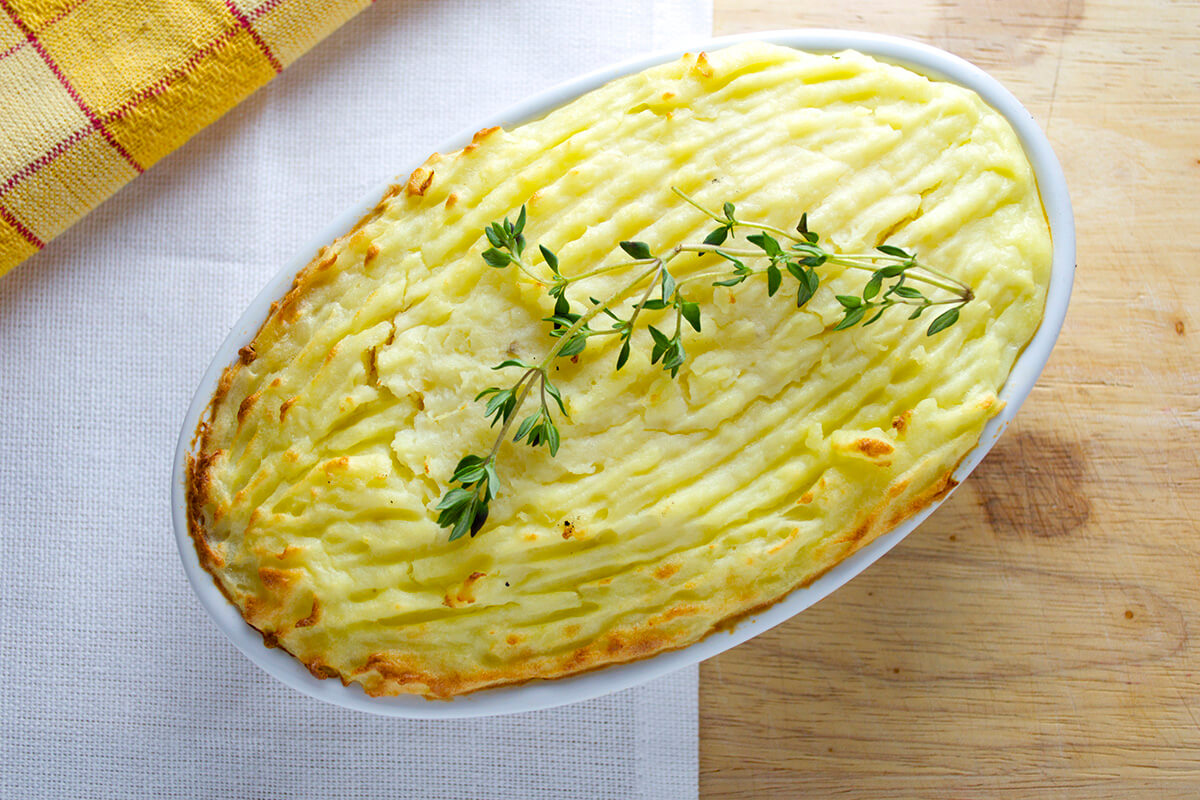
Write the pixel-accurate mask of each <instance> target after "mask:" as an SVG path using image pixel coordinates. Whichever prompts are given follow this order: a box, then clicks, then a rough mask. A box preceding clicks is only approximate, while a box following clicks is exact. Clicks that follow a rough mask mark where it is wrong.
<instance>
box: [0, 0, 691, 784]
mask: <svg viewBox="0 0 1200 800" xmlns="http://www.w3.org/2000/svg"><path fill="white" fill-rule="evenodd" d="M710 27H711V7H710V4H709V3H708V2H707V0H610V2H605V3H564V2H557V1H556V0H520V1H515V0H514V2H507V3H482V2H474V1H473V0H448V1H447V2H428V1H427V0H426V1H423V0H409V1H408V2H393V3H381V4H379V5H377V6H376V7H374V8H371V9H368V10H367V11H364V12H363V13H362V14H360V15H359V16H358V17H357V18H355V19H354V20H352V21H351V22H350V23H349V24H347V25H346V26H345V27H344V28H342V29H341V30H340V31H338V32H336V33H334V34H333V35H332V36H331V37H330V38H329V39H328V40H327V41H326V42H324V43H323V44H321V45H318V46H317V47H316V48H315V49H314V50H313V51H312V52H310V53H309V54H308V55H306V56H305V57H304V58H302V59H301V60H300V61H299V62H298V63H296V64H295V65H294V66H292V67H291V68H289V69H288V70H286V71H285V72H284V73H283V74H282V75H281V76H280V77H278V78H277V79H276V80H275V81H274V82H272V83H271V84H270V85H269V86H268V87H266V88H265V89H263V90H261V91H259V92H258V93H257V94H256V95H254V96H252V97H251V98H249V99H248V100H246V101H245V102H244V103H242V105H241V106H239V107H238V108H236V109H235V110H233V111H232V112H230V113H229V114H228V115H227V116H226V117H224V118H223V119H221V120H220V121H218V122H217V123H215V124H214V125H212V126H211V127H209V128H208V129H206V130H204V131H203V132H202V133H200V134H199V135H198V136H197V137H196V138H195V139H193V140H192V141H191V142H190V143H188V144H187V145H185V146H184V147H182V148H181V149H180V150H178V151H176V152H175V153H174V154H172V155H171V156H169V157H168V158H167V159H165V160H164V161H163V162H162V163H160V164H159V165H158V166H155V167H154V168H153V169H151V170H150V171H149V172H148V173H147V174H146V175H143V176H142V177H140V178H138V179H137V180H135V181H134V182H133V183H131V184H130V185H129V186H127V187H126V188H125V189H123V190H122V191H120V192H119V193H118V194H117V195H116V196H115V197H113V198H112V199H111V200H109V201H108V202H107V203H105V204H104V205H103V206H101V207H100V208H99V209H97V210H96V211H94V212H92V214H90V215H89V216H88V217H86V218H85V219H83V220H82V221H81V222H79V223H78V224H76V225H75V226H74V227H73V228H72V229H71V230H70V231H68V232H67V233H66V234H64V235H63V236H62V237H61V238H59V239H58V240H56V241H54V242H52V243H51V244H50V245H49V246H48V247H47V248H46V250H45V251H43V252H41V253H39V254H38V255H36V256H34V257H33V258H31V259H30V260H29V261H27V262H26V263H25V264H23V265H21V266H20V267H18V268H17V269H16V270H15V271H14V272H12V273H10V274H9V275H8V276H6V277H4V278H0V575H2V576H3V578H2V581H0V678H2V680H3V690H2V691H0V797H3V798H45V797H55V798H68V797H87V798H92V797H103V798H132V797H138V798H141V797H159V798H189V800H190V799H191V798H208V797H213V798H242V797H246V798H250V797H253V798H260V797H261V798H324V797H330V798H334V797H336V798H360V797H361V798H368V797H370V798H375V797H388V798H410V797H411V798H422V799H423V800H436V798H467V797H471V798H520V799H521V800H532V799H533V798H542V797H545V798H622V799H623V800H624V799H625V798H654V799H655V800H657V799H658V798H689V797H695V796H696V794H697V788H696V787H697V719H696V717H697V709H696V691H697V672H696V669H695V668H692V669H689V670H685V671H684V672H681V673H678V674H675V675H673V676H670V677H667V678H663V679H660V680H659V681H657V682H655V683H652V684H650V685H647V686H645V687H643V688H639V689H633V690H629V691H626V692H622V693H620V694H617V695H613V696H610V697H606V698H601V699H598V700H594V701H590V702H586V703H581V704H578V705H574V706H568V707H564V708H559V709H552V710H548V711H542V712H534V713H529V714H523V715H513V716H507V717H496V718H490V719H482V720H458V721H451V722H412V721H406V720H396V719H386V718H381V717H375V716H370V715H366V714H362V713H358V712H353V711H347V710H343V709H340V708H336V707H333V706H329V705H325V704H323V703H320V702H318V701H316V700H311V699H309V698H307V697H305V696H302V695H300V694H298V693H296V692H294V691H293V690H291V689H288V688H286V687H285V686H283V685H282V684H280V683H277V682H276V681H275V680H274V679H272V678H271V677H269V676H268V675H266V674H265V673H263V672H262V671H260V670H259V669H258V668H257V667H256V666H254V665H253V664H251V662H249V661H248V660H247V659H246V658H244V657H243V656H242V655H241V654H240V653H238V652H237V651H236V650H235V649H234V648H233V646H232V645H231V644H229V642H228V641H227V640H226V639H225V638H224V637H223V636H222V634H221V633H219V632H218V630H217V629H216V627H215V626H214V625H213V624H212V623H211V621H210V620H209V619H208V617H207V616H206V614H205V613H204V611H203V610H202V609H201V607H200V605H199V603H198V602H197V600H196V599H195V597H194V595H193V594H192V591H191V589H190V587H189V586H188V583H187V580H186V578H185V577H184V573H183V570H182V568H181V566H180V564H179V558H178V555H177V553H176V550H175V542H174V537H173V534H172V529H171V522H170V514H169V487H170V473H171V461H172V455H173V451H174V447H175V441H176V437H177V435H178V433H179V428H180V425H181V423H182V420H183V416H184V413H185V411H186V408H187V405H188V402H189V401H190V398H191V395H192V393H193V391H194V390H195V387H196V385H197V384H198V382H199V380H200V376H201V374H202V372H203V371H204V369H205V367H206V366H207V364H208V362H209V360H210V359H211V357H212V355H213V354H214V352H215V351H216V349H217V346H218V345H219V344H220V342H221V341H222V339H223V338H224V337H225V335H226V333H227V331H228V330H229V328H230V327H231V326H232V324H233V322H234V321H235V320H236V319H237V317H238V316H239V314H240V313H241V312H242V310H243V309H244V308H245V306H246V305H248V303H249V302H250V300H251V298H252V297H253V296H254V295H255V294H256V293H257V292H258V291H259V289H260V288H261V287H262V285H264V284H265V283H266V281H267V280H268V278H270V277H271V276H272V275H273V274H274V273H275V272H276V271H277V270H278V269H279V268H280V266H281V265H282V263H283V262H284V261H285V260H286V259H287V258H289V257H291V256H292V255H293V254H295V253H296V252H297V250H298V248H299V247H300V246H302V245H303V244H305V243H306V242H307V240H308V239H310V238H311V236H312V235H313V233H314V232H315V231H317V230H319V229H321V228H322V227H324V226H325V225H326V224H327V223H328V221H329V220H331V219H332V218H333V217H335V216H336V215H338V214H339V213H340V212H342V211H343V210H344V209H346V208H347V207H349V206H350V205H351V204H353V203H354V202H356V201H358V200H359V198H360V197H362V196H363V194H364V193H365V192H366V191H368V190H369V189H370V188H372V187H374V186H375V185H376V184H378V183H379V182H380V181H382V180H386V179H388V178H391V177H393V176H394V175H395V174H396V172H397V171H398V170H400V169H401V168H403V167H405V166H408V165H410V164H411V163H415V162H416V161H417V160H419V159H421V158H423V157H424V156H425V155H426V154H428V152H429V151H431V150H432V149H433V148H435V147H437V146H438V145H439V144H440V143H441V142H442V141H443V140H445V139H447V138H448V137H449V136H451V135H453V134H455V133H457V132H458V131H459V130H460V129H462V128H464V127H465V126H467V125H468V124H470V123H472V122H474V121H476V120H478V119H481V118H483V117H484V116H485V115H487V114H489V113H491V112H494V111H498V110H500V109H501V108H504V107H505V106H508V105H510V104H511V103H513V102H515V101H517V100H520V99H522V98H524V97H526V96H528V95H530V94H532V93H534V92H536V91H539V90H541V89H543V88H546V87H548V86H550V85H552V84H555V83H558V82H559V81H561V80H564V79H566V78H569V77H572V76H574V75H577V74H580V73H582V72H585V71H588V70H591V69H594V68H598V67H601V66H604V65H606V64H609V63H612V62H614V61H617V60H620V59H624V58H627V57H630V56H634V55H638V54H642V53H645V52H649V51H651V50H654V49H660V48H665V47H670V46H681V47H682V46H686V45H689V44H690V43H692V42H695V41H697V40H699V39H701V38H703V37H705V36H707V35H709V32H710Z"/></svg>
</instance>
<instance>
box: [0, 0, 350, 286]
mask: <svg viewBox="0 0 1200 800" xmlns="http://www.w3.org/2000/svg"><path fill="white" fill-rule="evenodd" d="M367 5H369V0H137V1H136V2H135V1H134V0H0V275H2V274H4V273H5V272H7V271H8V270H10V269H12V268H13V267H14V266H16V265H17V264H19V263H20V262H21V261H23V260H24V259H26V258H28V257H29V256H30V255H32V254H33V253H35V252H37V251H38V250H40V249H41V248H42V247H43V246H45V244H46V242H48V241H50V240H51V239H53V238H54V237H55V236H57V235H58V234H60V233H62V232H63V231H64V230H66V229H67V228H68V227H69V226H70V225H71V224H72V223H74V222H75V221H76V220H77V219H79V218H80V217H82V216H83V215H84V214H86V213H87V212H88V211H90V210H91V209H92V208H94V207H95V206H97V205H98V204H100V203H101V202H102V201H104V200H105V199H106V198H107V197H108V196H109V195H111V194H112V193H113V192H115V191H116V190H117V189H119V188H121V186H123V185H124V184H125V183H126V182H127V181H128V180H129V179H131V178H133V177H135V176H136V175H138V173H140V172H143V171H144V170H146V169H147V168H148V167H149V166H150V165H151V164H153V163H154V162H156V161H158V160H159V159H160V158H162V157H163V156H165V155H166V154H167V153H170V152H171V151H172V150H174V149H175V148H176V147H179V146H180V145H181V144H183V143H184V142H186V141H187V140H188V139H189V138H191V136H192V135H193V134H195V133H196V132H198V131H199V130H200V129H201V128H203V127H204V126H205V125H208V124H209V123H210V122H212V121H214V120H215V119H217V118H218V117H220V116H221V115H222V114H224V113H225V112H226V111H228V110H229V109H230V108H232V107H233V106H235V105H236V104H237V103H238V102H239V101H240V100H241V99H242V98H244V97H246V96H247V95H249V94H250V93H251V92H253V91H254V90H255V89H257V88H258V87H260V86H262V85H263V84H264V83H266V82H267V81H269V80H271V78H273V77H274V76H275V75H276V74H278V73H279V72H280V71H282V70H283V68H284V67H286V66H287V65H288V64H291V63H292V62H293V61H295V60H296V59H297V58H299V57H300V56H301V55H303V54H304V52H305V51H306V50H308V49H309V48H310V47H312V46H313V45H314V44H316V43H317V42H319V41H320V40H321V39H323V38H324V37H325V36H326V35H327V34H329V33H330V32H332V31H333V30H334V29H336V28H337V27H338V26H339V25H341V24H342V23H343V22H345V21H346V20H348V19H350V17H352V16H354V14H356V13H357V12H358V11H359V10H361V9H362V8H363V7H365V6H367Z"/></svg>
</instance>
